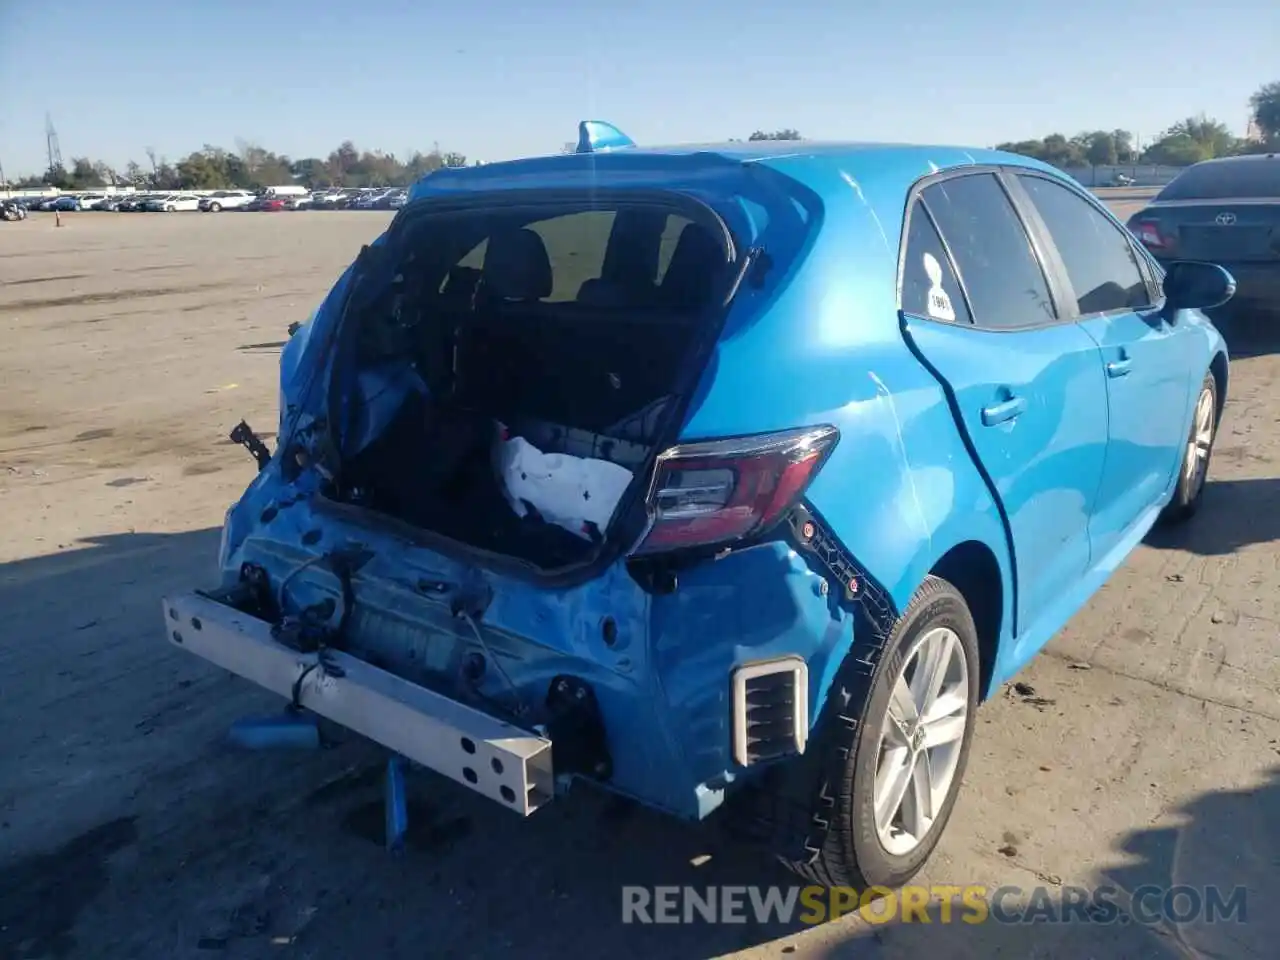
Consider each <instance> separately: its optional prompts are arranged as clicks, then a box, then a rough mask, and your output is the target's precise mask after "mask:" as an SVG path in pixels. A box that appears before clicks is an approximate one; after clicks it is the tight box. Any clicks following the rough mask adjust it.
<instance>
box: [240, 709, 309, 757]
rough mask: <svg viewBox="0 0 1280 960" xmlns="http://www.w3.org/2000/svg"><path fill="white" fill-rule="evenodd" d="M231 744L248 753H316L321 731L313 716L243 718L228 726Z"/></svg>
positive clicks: (290, 715)
mask: <svg viewBox="0 0 1280 960" xmlns="http://www.w3.org/2000/svg"><path fill="white" fill-rule="evenodd" d="M227 735H228V737H229V738H230V740H231V742H232V743H234V744H235V745H236V746H238V747H243V748H245V749H247V750H272V749H277V750H279V749H292V750H317V749H319V747H320V728H319V727H318V726H317V725H316V720H315V717H313V716H309V715H307V714H304V713H298V712H296V711H292V710H289V711H286V712H285V713H283V714H278V715H276V716H270V717H245V718H243V719H241V720H237V721H236V722H235V723H233V724H232V725H231V729H230V730H229V731H228V733H227Z"/></svg>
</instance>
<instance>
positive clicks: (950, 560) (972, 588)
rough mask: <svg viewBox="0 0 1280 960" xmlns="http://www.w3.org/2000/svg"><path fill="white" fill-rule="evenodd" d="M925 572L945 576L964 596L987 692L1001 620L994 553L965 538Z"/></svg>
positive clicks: (1001, 595)
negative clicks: (973, 628) (971, 619)
mask: <svg viewBox="0 0 1280 960" xmlns="http://www.w3.org/2000/svg"><path fill="white" fill-rule="evenodd" d="M929 574H930V575H931V576H934V577H938V578H940V579H942V580H946V581H947V582H948V583H950V584H951V585H952V586H953V587H955V588H956V589H957V590H958V591H959V592H960V595H961V596H963V597H964V601H965V603H966V604H967V605H968V607H969V613H970V614H972V616H973V623H974V626H975V627H977V631H978V655H979V658H980V667H981V674H980V681H979V689H980V690H981V694H982V698H983V699H986V698H987V697H989V696H990V695H991V690H990V686H991V679H992V677H993V676H994V674H995V664H996V655H997V654H998V653H999V650H1000V631H1001V628H1002V626H1003V622H1004V581H1003V578H1002V576H1001V574H1000V564H999V562H998V561H997V560H996V555H995V553H994V552H993V551H992V550H991V548H990V547H988V546H987V545H986V544H985V543H982V542H981V541H979V540H966V541H964V542H962V543H958V544H956V545H955V546H954V547H952V548H951V549H950V550H948V551H947V552H946V553H944V554H943V555H942V556H941V557H940V558H939V559H938V560H937V562H936V563H934V565H933V567H932V568H931V569H930V571H929Z"/></svg>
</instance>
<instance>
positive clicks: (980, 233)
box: [921, 173, 1056, 330]
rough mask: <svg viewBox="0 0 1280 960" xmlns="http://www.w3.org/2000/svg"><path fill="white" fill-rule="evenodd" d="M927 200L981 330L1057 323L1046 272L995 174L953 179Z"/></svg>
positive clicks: (930, 192)
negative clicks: (1051, 321) (953, 258)
mask: <svg viewBox="0 0 1280 960" xmlns="http://www.w3.org/2000/svg"><path fill="white" fill-rule="evenodd" d="M921 197H922V199H923V200H924V203H925V206H926V207H928V209H929V213H930V214H932V216H933V220H934V222H935V223H936V224H937V225H938V229H939V230H940V231H941V233H942V236H943V237H944V238H945V239H946V242H947V246H948V247H949V248H950V250H951V253H952V255H953V256H954V257H955V263H956V268H957V269H958V270H959V271H960V279H961V280H963V281H964V286H965V290H967V291H968V293H969V306H970V307H971V308H972V310H973V322H974V323H975V324H976V325H978V326H980V327H987V328H990V329H994V330H1008V329H1016V328H1018V327H1028V326H1034V325H1037V324H1042V323H1045V322H1046V321H1049V320H1053V319H1054V318H1055V316H1056V315H1055V312H1054V308H1053V300H1052V299H1051V298H1050V296H1049V287H1048V283H1047V282H1046V280H1045V277H1044V271H1042V270H1041V269H1040V264H1039V262H1038V261H1037V260H1036V257H1035V253H1034V251H1033V250H1032V248H1031V241H1030V240H1029V239H1028V237H1027V232H1026V230H1025V228H1024V227H1023V225H1022V221H1021V220H1020V219H1019V218H1018V215H1017V213H1016V212H1015V211H1014V209H1013V205H1012V204H1011V203H1010V202H1009V198H1008V196H1006V195H1005V192H1004V188H1003V187H1001V186H1000V183H999V181H997V180H996V178H995V176H994V175H993V174H990V173H979V174H970V175H968V176H961V177H953V178H951V179H948V180H944V181H942V182H941V183H935V184H933V185H932V186H929V187H926V188H925V190H924V191H923V192H922V194H921Z"/></svg>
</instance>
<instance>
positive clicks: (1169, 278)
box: [1164, 260, 1236, 311]
mask: <svg viewBox="0 0 1280 960" xmlns="http://www.w3.org/2000/svg"><path fill="white" fill-rule="evenodd" d="M1235 292H1236V281H1235V278H1234V277H1233V276H1231V274H1230V273H1228V272H1227V271H1226V270H1224V269H1223V268H1222V267H1220V266H1218V265H1217V264H1216V263H1204V262H1202V261H1199V260H1175V261H1173V262H1172V263H1171V264H1169V266H1168V267H1167V268H1166V269H1165V274H1164V295H1165V300H1166V306H1167V307H1168V309H1169V310H1170V311H1178V310H1211V309H1213V308H1214V307H1220V306H1222V305H1223V304H1224V303H1226V302H1227V301H1228V300H1230V299H1231V298H1232V297H1233V296H1235Z"/></svg>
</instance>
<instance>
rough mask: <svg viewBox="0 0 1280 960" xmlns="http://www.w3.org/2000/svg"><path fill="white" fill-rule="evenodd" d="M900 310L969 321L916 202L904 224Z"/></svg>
mask: <svg viewBox="0 0 1280 960" xmlns="http://www.w3.org/2000/svg"><path fill="white" fill-rule="evenodd" d="M902 310H903V312H904V313H909V314H913V315H915V316H917V317H929V318H930V319H933V320H942V321H946V322H950V323H972V322H973V318H972V317H971V316H970V315H969V307H968V305H967V304H966V303H965V300H964V294H963V293H962V292H961V290H960V283H959V281H957V280H956V275H955V271H954V270H952V269H951V258H950V257H948V256H947V251H946V249H945V248H944V247H943V246H942V240H941V239H940V238H939V237H938V231H937V230H936V229H935V228H934V226H933V222H932V221H931V220H930V219H929V215H928V213H926V212H925V209H924V205H923V204H922V203H921V202H920V201H919V200H917V201H916V202H915V204H913V206H912V210H911V219H910V221H909V222H908V224H907V252H906V255H905V259H904V261H903V264H902Z"/></svg>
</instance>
